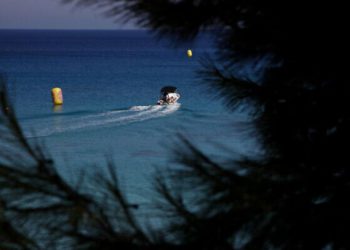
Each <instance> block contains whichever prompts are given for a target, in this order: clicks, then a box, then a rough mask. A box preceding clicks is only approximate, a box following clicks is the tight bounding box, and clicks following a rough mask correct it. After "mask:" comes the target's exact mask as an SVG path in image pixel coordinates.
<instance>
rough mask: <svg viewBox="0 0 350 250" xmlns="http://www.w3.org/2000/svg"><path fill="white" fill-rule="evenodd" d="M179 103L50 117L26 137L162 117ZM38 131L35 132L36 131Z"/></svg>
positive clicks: (173, 110)
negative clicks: (77, 115)
mask: <svg viewBox="0 0 350 250" xmlns="http://www.w3.org/2000/svg"><path fill="white" fill-rule="evenodd" d="M180 106H181V104H179V103H175V104H172V105H164V106H160V105H149V106H133V107H131V108H129V109H127V110H117V111H108V112H103V113H99V114H94V115H91V114H90V115H86V116H82V117H77V118H69V119H68V118H67V119H65V118H63V117H61V119H58V120H56V121H55V119H54V117H51V118H50V119H51V121H50V122H48V121H46V122H42V123H41V124H39V125H38V126H35V127H34V128H33V129H34V131H35V133H31V134H27V133H26V135H27V137H39V136H49V135H52V134H57V133H63V132H70V131H75V130H82V129H91V128H95V127H106V126H120V125H126V124H129V123H135V122H140V121H145V120H149V119H154V118H158V117H163V116H167V115H170V114H172V113H174V112H176V111H177V110H178V109H179V108H180ZM38 131H39V133H36V132H38Z"/></svg>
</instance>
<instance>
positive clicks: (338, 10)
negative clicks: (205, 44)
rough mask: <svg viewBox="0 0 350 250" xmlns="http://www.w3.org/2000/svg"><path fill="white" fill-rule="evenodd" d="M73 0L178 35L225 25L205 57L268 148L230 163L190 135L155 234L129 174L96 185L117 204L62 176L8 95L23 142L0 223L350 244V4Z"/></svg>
mask: <svg viewBox="0 0 350 250" xmlns="http://www.w3.org/2000/svg"><path fill="white" fill-rule="evenodd" d="M63 2H66V3H68V2H70V3H74V4H78V5H82V6H83V5H87V6H89V5H90V6H98V7H100V8H101V9H102V10H103V11H105V12H106V14H107V15H109V16H113V17H118V18H124V19H125V20H128V19H130V18H135V19H136V20H137V21H138V24H139V25H141V26H144V27H149V28H151V29H152V30H153V31H155V32H156V33H157V34H158V35H160V36H162V35H165V36H172V37H175V38H177V39H178V41H183V40H187V39H193V38H194V37H195V36H196V35H197V34H198V33H199V32H200V31H202V30H211V31H212V32H213V33H215V35H216V38H217V39H216V44H217V48H218V50H217V54H216V57H215V58H214V59H212V60H207V61H206V63H205V64H204V65H203V71H202V72H201V75H202V77H203V81H204V82H206V83H208V84H210V86H211V87H212V88H213V89H215V90H216V91H217V92H216V93H217V94H218V96H220V97H222V98H223V99H224V100H225V101H226V104H227V106H228V107H229V108H232V109H235V108H237V107H241V106H242V105H243V106H247V107H249V111H252V112H251V115H252V123H253V125H254V131H252V133H253V134H254V135H255V136H256V137H258V138H259V142H260V144H261V146H262V148H263V152H262V156H261V155H259V157H258V156H256V155H250V156H248V157H246V158H242V159H230V160H231V161H227V162H231V163H230V164H222V163H220V162H216V161H215V159H211V158H210V157H208V156H206V154H205V153H204V152H201V151H200V150H198V149H197V148H196V147H194V146H192V145H191V143H190V142H188V141H187V140H186V139H183V143H184V145H185V147H184V149H183V150H181V151H180V152H174V155H177V156H178V162H179V163H181V166H182V167H181V168H174V169H172V170H169V172H167V173H164V174H163V175H159V176H158V177H156V178H155V187H156V190H157V191H158V193H159V195H160V197H161V199H160V201H159V202H158V203H157V204H156V207H157V208H159V216H163V218H164V226H163V228H162V230H161V232H158V231H153V233H151V232H150V231H149V230H147V232H146V231H145V230H144V229H143V227H141V226H139V225H138V223H137V222H136V221H137V220H136V219H135V218H134V216H132V209H131V208H130V207H129V206H127V204H128V203H127V201H126V200H125V198H124V196H123V195H122V193H123V192H122V191H121V190H120V189H119V188H118V185H117V183H118V182H117V179H113V178H112V179H110V178H108V177H104V178H102V177H101V178H102V180H103V181H102V183H97V184H96V185H94V186H93V188H95V189H96V190H99V192H94V193H102V194H104V193H107V196H108V197H109V196H110V197H112V198H114V202H112V203H111V204H108V205H109V206H105V205H104V204H101V202H102V200H104V199H102V200H101V199H99V197H93V196H91V195H89V194H86V193H83V192H79V191H78V190H79V189H77V188H75V187H72V186H71V185H69V184H67V183H66V182H65V181H64V180H62V178H61V177H60V176H59V174H57V172H56V171H55V168H54V167H53V165H52V162H50V161H48V160H47V159H46V157H45V156H44V155H45V154H43V153H42V151H41V150H40V149H39V148H35V149H34V150H33V148H32V147H31V146H29V145H28V144H27V143H26V140H25V138H24V137H23V135H22V134H21V132H20V129H19V126H18V124H17V123H16V120H15V118H14V117H13V116H12V115H11V113H8V112H7V111H6V109H5V107H6V105H7V102H5V101H2V103H3V104H2V106H3V107H4V108H3V109H2V116H1V126H2V127H1V129H2V130H3V129H4V131H5V130H6V131H9V132H8V133H7V132H6V133H1V134H2V137H1V142H4V143H2V144H1V145H6V148H9V146H7V145H13V150H14V151H11V149H12V148H9V150H10V151H6V152H8V153H7V154H4V153H3V152H4V151H3V150H2V151H1V152H2V155H4V156H5V160H6V161H5V162H9V163H11V164H10V165H9V166H7V165H6V164H7V163H6V164H3V163H2V165H1V169H0V173H1V174H0V187H1V192H0V200H1V204H0V223H2V224H4V225H8V226H7V227H8V228H9V230H6V233H7V232H8V233H9V234H10V236H11V235H12V236H11V237H15V238H16V237H18V239H20V240H19V241H18V242H19V243H18V244H21V245H18V248H20V247H21V246H25V247H26V248H33V249H35V248H36V247H38V248H40V244H43V243H42V241H43V240H42V241H40V240H38V239H37V238H38V235H40V234H39V233H36V234H35V235H34V236H33V235H32V231H31V230H29V228H28V225H27V224H28V223H30V226H34V227H35V229H36V231H38V232H40V233H41V234H43V235H44V238H45V237H47V232H50V235H53V236H54V237H55V238H51V241H50V242H49V243H51V244H54V243H55V244H58V245H59V244H61V245H62V244H66V245H67V246H69V247H73V248H74V246H79V248H86V249H111V248H113V247H115V248H116V247H121V248H126V249H127V248H152V249H156V248H159V249H167V248H181V249H187V248H191V249H192V248H199V249H327V248H328V249H349V248H350V240H349V237H348V236H349V235H348V234H349V233H348V230H347V227H348V225H349V222H350V214H349V212H348V211H350V210H349V209H350V207H349V205H348V202H347V198H348V196H349V193H350V192H349V188H350V178H349V176H350V173H349V160H348V157H347V146H346V145H347V143H348V142H349V139H350V136H349V118H350V116H349V107H350V105H349V102H350V96H349V93H350V92H349V88H350V87H349V84H348V83H347V78H348V77H347V64H348V63H347V60H348V58H349V57H348V55H349V53H348V50H349V49H348V45H347V44H348V39H347V38H346V30H347V22H346V17H347V8H346V7H345V6H343V5H344V4H340V3H335V2H334V3H329V2H325V3H317V4H315V3H307V2H303V1H263V2H262V1H253V0H250V1H229V0H226V1H224V0H221V1H220V0H219V1H217V0H207V1H200V0H199V1H194V0H192V1H190V0H179V1H171V0H149V1H141V0H129V1H122V0H99V1H98V0H64V1H63ZM208 62H209V63H208ZM4 98H5V97H4V96H3V97H2V99H4ZM4 100H5V99H4ZM3 127H4V128H3ZM3 135H4V136H3ZM10 135H11V136H12V135H13V136H14V137H11V138H15V139H11V138H8V136H10ZM14 143H16V144H14ZM17 150H18V151H17ZM14 152H16V153H15V154H14ZM14 156H16V157H14ZM19 157H24V158H19ZM233 158H234V157H233ZM18 159H23V160H18ZM30 162H33V164H31V163H30ZM9 163H8V164H9ZM31 166H32V167H31ZM110 169H113V168H112V167H111V168H110ZM111 176H115V175H113V173H111ZM29 180H30V182H29ZM90 181H91V179H90ZM86 182H88V181H86ZM8 194H10V195H8ZM26 199H36V201H37V202H34V204H35V207H28V202H26ZM39 201H40V202H39ZM31 204H32V203H31ZM111 211H113V212H111ZM43 214H45V219H44V220H43V219H40V218H43ZM118 215H120V217H119V216H118ZM50 216H51V217H55V219H54V220H50V219H49V218H50ZM56 217H57V218H59V219H56ZM115 218H118V219H117V220H116V219H115ZM114 223H117V224H114ZM119 223H121V225H122V226H120V225H119ZM21 224H23V226H21ZM117 229H119V230H117ZM42 231H43V232H42ZM10 236H9V237H8V239H11V237H10ZM45 239H46V238H45ZM45 239H44V241H45ZM0 244H1V243H0ZM5 244H8V245H9V244H12V242H11V240H10V241H9V243H5ZM8 245H5V247H6V246H8ZM0 246H1V245H0Z"/></svg>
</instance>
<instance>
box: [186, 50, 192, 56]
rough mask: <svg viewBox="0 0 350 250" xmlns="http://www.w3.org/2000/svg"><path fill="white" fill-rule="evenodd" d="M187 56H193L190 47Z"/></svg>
mask: <svg viewBox="0 0 350 250" xmlns="http://www.w3.org/2000/svg"><path fill="white" fill-rule="evenodd" d="M187 56H188V57H192V50H190V49H189V50H187Z"/></svg>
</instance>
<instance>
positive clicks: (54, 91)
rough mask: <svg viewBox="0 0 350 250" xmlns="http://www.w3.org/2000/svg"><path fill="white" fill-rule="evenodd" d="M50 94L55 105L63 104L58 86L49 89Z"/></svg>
mask: <svg viewBox="0 0 350 250" xmlns="http://www.w3.org/2000/svg"><path fill="white" fill-rule="evenodd" d="M51 94H52V101H53V104H55V105H62V104H63V95H62V90H61V89H60V88H53V89H52V90H51Z"/></svg>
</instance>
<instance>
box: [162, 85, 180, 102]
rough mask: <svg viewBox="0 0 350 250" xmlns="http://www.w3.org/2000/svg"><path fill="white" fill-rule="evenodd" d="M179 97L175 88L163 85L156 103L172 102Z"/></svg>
mask: <svg viewBox="0 0 350 250" xmlns="http://www.w3.org/2000/svg"><path fill="white" fill-rule="evenodd" d="M179 99H180V94H179V93H177V88H176V87H173V86H165V87H163V88H162V89H161V90H160V97H159V100H158V101H157V104H158V105H166V104H174V103H176V102H177V100H179Z"/></svg>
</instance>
